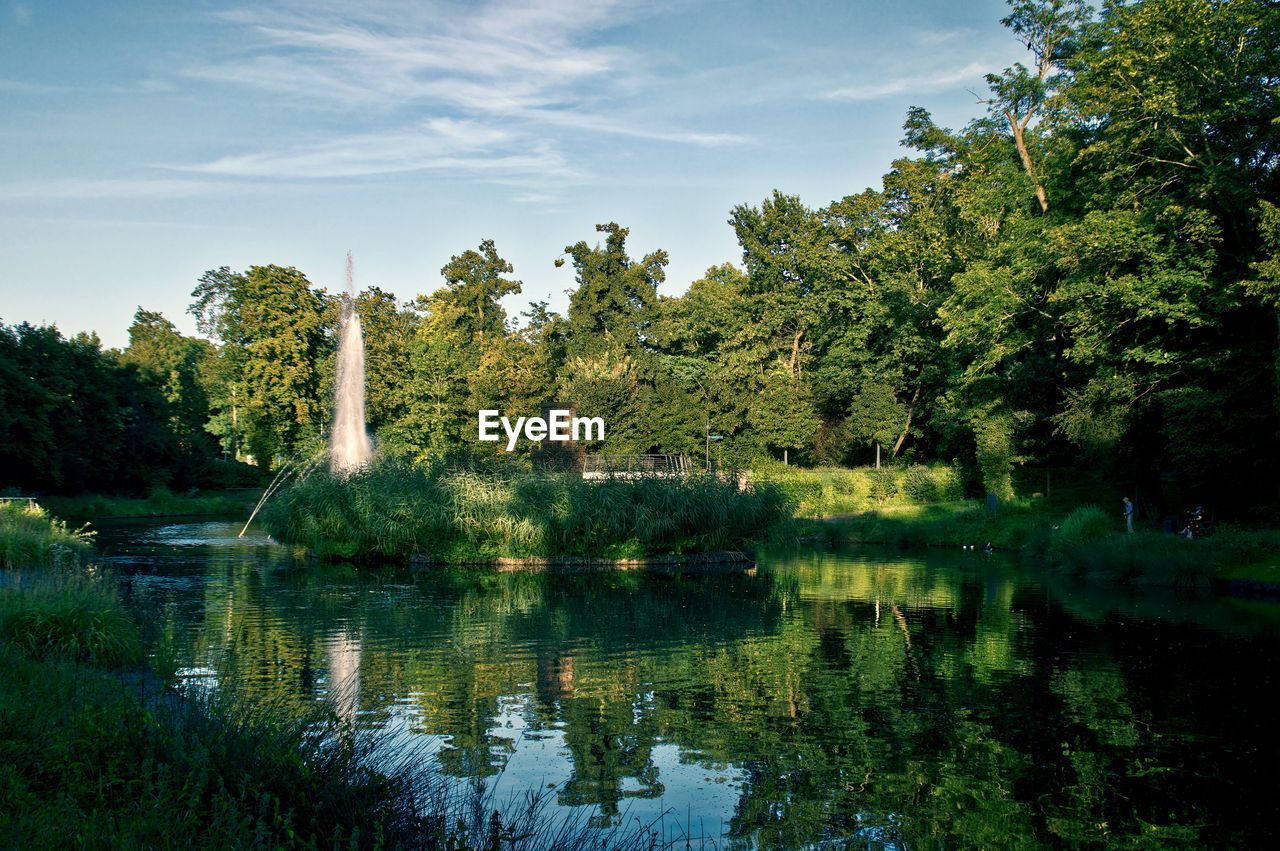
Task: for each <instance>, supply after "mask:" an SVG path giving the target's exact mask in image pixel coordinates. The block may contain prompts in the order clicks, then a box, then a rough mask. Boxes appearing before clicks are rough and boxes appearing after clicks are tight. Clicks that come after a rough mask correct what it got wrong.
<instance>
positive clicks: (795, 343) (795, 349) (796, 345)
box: [788, 329, 804, 378]
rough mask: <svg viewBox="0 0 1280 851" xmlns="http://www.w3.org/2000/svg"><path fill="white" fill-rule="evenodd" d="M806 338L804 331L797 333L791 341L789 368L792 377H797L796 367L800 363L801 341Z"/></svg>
mask: <svg viewBox="0 0 1280 851" xmlns="http://www.w3.org/2000/svg"><path fill="white" fill-rule="evenodd" d="M802 337H804V330H803V329H802V330H800V331H797V332H796V335H795V337H793V338H792V340H791V363H790V364H788V367H789V368H790V370H791V377H792V378H795V377H796V365H797V364H799V363H800V339H801V338H802Z"/></svg>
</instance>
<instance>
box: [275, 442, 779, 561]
mask: <svg viewBox="0 0 1280 851" xmlns="http://www.w3.org/2000/svg"><path fill="white" fill-rule="evenodd" d="M788 516H789V511H788V504H787V502H786V500H785V498H784V496H783V494H782V492H781V491H780V489H778V488H775V487H772V486H770V485H767V484H766V485H760V486H757V487H755V488H754V489H751V490H748V491H739V489H738V487H737V485H736V484H734V483H732V482H725V481H722V480H720V479H718V478H715V477H711V476H691V477H689V478H687V479H652V478H647V479H613V480H605V481H597V482H587V481H583V480H582V479H581V478H579V477H577V476H574V475H570V474H551V473H534V472H529V471H520V470H516V469H499V470H495V469H450V468H448V467H445V466H443V465H436V466H432V467H426V468H423V467H417V466H414V465H411V464H408V463H405V462H401V461H395V460H387V461H383V462H381V463H378V464H376V465H373V466H371V467H367V468H364V469H361V470H359V471H357V472H355V473H353V474H351V475H350V476H347V477H343V476H335V475H333V474H330V473H328V472H325V471H322V470H321V471H316V472H314V473H312V474H311V475H310V476H308V477H306V478H305V479H303V480H302V481H300V482H297V483H295V484H294V485H292V486H290V487H289V488H287V489H285V490H282V491H281V492H280V493H279V494H278V495H277V496H276V497H275V498H274V500H273V501H272V502H269V503H268V505H267V508H266V509H265V510H264V512H263V523H264V526H265V527H266V529H267V530H268V531H269V532H270V533H271V534H272V535H273V536H274V537H276V538H278V539H279V540H282V541H285V542H287V543H291V544H296V545H300V546H304V547H307V548H308V549H310V550H312V551H313V552H315V553H316V554H317V555H319V556H321V557H324V558H344V559H374V558H379V557H383V558H387V557H405V556H408V555H410V554H415V553H417V554H423V555H426V556H429V557H432V558H435V559H438V560H441V561H484V560H491V559H495V558H499V557H532V556H558V555H591V556H602V557H606V558H631V557H638V556H645V555H652V554H658V553H696V552H708V551H714V550H733V549H743V548H746V547H748V546H750V545H752V544H754V543H759V542H764V541H766V540H768V539H769V538H770V537H771V536H772V535H774V534H776V533H777V532H778V530H779V529H780V528H781V526H782V524H783V523H784V522H785V520H786V519H787V518H788Z"/></svg>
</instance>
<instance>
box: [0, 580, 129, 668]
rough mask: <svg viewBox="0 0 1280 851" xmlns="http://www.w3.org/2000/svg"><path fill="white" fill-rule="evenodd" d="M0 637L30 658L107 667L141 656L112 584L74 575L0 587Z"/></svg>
mask: <svg viewBox="0 0 1280 851" xmlns="http://www.w3.org/2000/svg"><path fill="white" fill-rule="evenodd" d="M0 640H3V641H7V642H9V643H10V644H12V645H14V646H15V647H17V648H19V649H21V650H22V651H23V652H25V653H28V654H29V655H32V656H36V657H55V658H59V659H67V660H71V661H77V662H89V663H93V664H96V665H102V666H106V667H121V666H125V665H132V664H136V663H137V662H138V660H139V659H140V657H141V644H140V642H139V641H138V630H137V629H136V628H135V626H134V624H133V621H132V620H131V619H130V617H129V616H128V614H127V613H126V612H125V610H124V607H123V606H122V605H121V603H120V598H119V595H118V594H117V593H116V590H115V588H114V586H113V585H111V584H109V582H108V580H106V579H104V578H101V577H89V576H84V575H82V574H78V573H57V574H54V575H53V576H52V577H47V576H43V575H42V576H40V577H36V580H35V581H34V582H27V583H24V584H23V585H21V586H15V587H11V588H6V589H5V590H4V591H0Z"/></svg>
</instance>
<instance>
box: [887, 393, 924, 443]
mask: <svg viewBox="0 0 1280 851" xmlns="http://www.w3.org/2000/svg"><path fill="white" fill-rule="evenodd" d="M919 401H920V382H919V381H917V382H916V392H915V393H913V394H911V404H910V405H907V421H906V423H904V424H903V426H902V434H900V435H898V442H897V443H895V444H893V457H894V458H897V457H898V453H899V452H901V451H902V444H904V443H906V442H907V435H908V434H910V433H911V418H912V417H913V416H914V415H915V412H916V402H919Z"/></svg>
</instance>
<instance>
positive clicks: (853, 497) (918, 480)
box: [752, 462, 964, 518]
mask: <svg viewBox="0 0 1280 851" xmlns="http://www.w3.org/2000/svg"><path fill="white" fill-rule="evenodd" d="M752 472H753V473H754V474H755V478H756V481H758V482H768V483H770V484H773V485H775V486H777V487H778V488H781V489H782V492H783V493H784V494H785V495H786V497H787V498H788V499H789V500H790V501H791V502H792V503H793V504H794V505H795V506H796V513H797V515H798V516H801V517H812V518H821V517H832V516H837V515H842V514H854V513H857V512H862V511H872V510H876V509H883V508H890V507H896V506H907V505H926V504H932V503H937V502H950V501H955V500H959V499H962V498H963V497H964V488H963V483H962V480H961V475H960V471H959V470H958V469H956V468H955V467H948V466H945V465H941V464H933V465H928V466H926V465H915V466H887V465H886V466H884V467H880V468H879V469H877V468H875V467H854V468H846V467H816V468H803V467H787V466H784V465H782V464H777V463H768V462H766V463H762V464H757V465H756V466H755V467H754V468H753V470H752Z"/></svg>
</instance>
